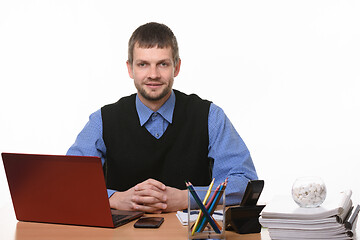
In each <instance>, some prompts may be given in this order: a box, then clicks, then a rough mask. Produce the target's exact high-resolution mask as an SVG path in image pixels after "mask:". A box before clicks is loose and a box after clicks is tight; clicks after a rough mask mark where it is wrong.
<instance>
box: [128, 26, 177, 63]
mask: <svg viewBox="0 0 360 240" xmlns="http://www.w3.org/2000/svg"><path fill="white" fill-rule="evenodd" d="M135 44H138V46H139V47H141V48H153V47H158V48H167V47H171V50H172V57H173V61H174V64H175V66H176V64H177V63H178V62H179V48H178V44H177V41H176V37H175V35H174V33H173V32H172V31H171V29H170V28H169V27H168V26H166V25H164V24H160V23H156V22H150V23H146V24H144V25H141V26H140V27H138V28H137V29H136V30H135V31H134V32H133V34H132V35H131V37H130V39H129V47H128V61H129V63H130V64H132V63H133V56H134V46H135Z"/></svg>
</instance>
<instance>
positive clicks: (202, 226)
mask: <svg viewBox="0 0 360 240" xmlns="http://www.w3.org/2000/svg"><path fill="white" fill-rule="evenodd" d="M206 196H208V197H206ZM197 197H198V199H196V198H197ZM205 199H206V201H204V200H205ZM199 200H200V202H201V204H202V206H204V207H205V209H206V211H207V212H206V213H204V212H203V211H202V208H201V206H200V205H201V204H199V203H198V202H199ZM187 215H188V239H225V226H226V225H225V190H221V191H219V190H211V191H208V190H188V209H187Z"/></svg>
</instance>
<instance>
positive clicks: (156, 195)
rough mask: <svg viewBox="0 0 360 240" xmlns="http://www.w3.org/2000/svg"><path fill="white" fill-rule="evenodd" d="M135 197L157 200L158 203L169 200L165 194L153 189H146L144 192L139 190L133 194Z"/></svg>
mask: <svg viewBox="0 0 360 240" xmlns="http://www.w3.org/2000/svg"><path fill="white" fill-rule="evenodd" d="M133 197H139V198H141V197H152V198H156V199H157V201H160V202H165V201H166V200H167V195H166V193H165V192H159V191H155V190H152V189H144V190H139V191H135V192H134V194H133Z"/></svg>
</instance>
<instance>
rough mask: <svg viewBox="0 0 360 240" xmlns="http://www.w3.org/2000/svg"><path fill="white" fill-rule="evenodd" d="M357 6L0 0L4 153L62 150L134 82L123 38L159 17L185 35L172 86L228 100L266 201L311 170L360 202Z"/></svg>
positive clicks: (1, 191) (224, 103) (2, 184)
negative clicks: (177, 69) (97, 113)
mask: <svg viewBox="0 0 360 240" xmlns="http://www.w3.org/2000/svg"><path fill="white" fill-rule="evenodd" d="M359 13H360V2H359V1H355V0H354V1H332V0H325V1H316V0H311V1H306V0H305V1H304V0H302V1H290V0H283V1H278V0H277V1H269V0H264V1H222V2H221V4H220V1H209V0H206V1H176V2H175V1H157V0H151V1H148V0H147V1H104V0H101V1H100V0H99V1H85V0H84V1H74V0H71V1H64V0H61V1H60V0H59V1H50V0H43V1H41V0H38V1H26V0H22V1H21V0H20V1H13V0H12V1H5V0H0V81H1V85H0V91H1V94H0V104H1V105H0V107H1V108H0V152H25V153H46V154H65V153H66V151H67V149H68V148H69V147H70V145H71V144H72V143H73V142H74V140H75V138H76V135H77V134H78V133H79V131H80V130H81V129H82V128H83V126H84V125H85V124H86V122H87V120H88V116H89V115H90V114H91V113H92V112H94V111H96V110H97V109H99V108H100V107H101V106H103V105H104V104H108V103H112V102H115V101H116V100H118V99H119V98H120V97H122V96H125V95H129V94H131V93H134V92H135V88H134V86H133V82H132V80H131V79H130V78H129V77H128V74H127V69H126V65H125V62H126V59H127V41H128V39H129V37H130V35H131V33H132V32H133V31H134V30H135V28H137V27H138V26H139V25H141V24H144V23H146V22H149V21H157V22H162V23H165V24H167V25H168V26H169V27H170V28H172V30H173V31H174V33H175V35H176V36H177V39H178V42H179V47H180V57H181V58H182V68H181V71H180V75H179V76H178V77H177V78H176V79H175V84H174V88H175V89H178V90H181V91H183V92H186V93H197V94H198V95H199V96H201V97H202V98H206V99H209V100H212V101H213V102H214V103H215V104H217V105H219V106H220V107H222V108H223V109H224V111H225V113H226V114H227V115H228V117H229V118H230V120H231V121H232V123H233V124H234V126H235V128H236V129H237V130H238V132H239V133H240V135H241V137H242V138H243V139H244V141H245V143H246V144H247V146H248V148H249V149H250V152H251V154H252V157H253V160H254V163H255V165H256V168H257V171H258V175H259V178H261V179H264V180H265V189H264V192H263V195H262V196H261V200H262V201H265V202H266V201H269V200H270V199H271V197H272V196H273V195H274V194H290V191H291V186H292V183H293V182H294V180H295V179H296V178H297V177H300V176H306V175H316V176H320V177H322V178H323V180H324V181H325V183H326V185H327V188H328V191H329V192H331V191H338V190H342V189H345V188H351V189H352V190H353V199H354V200H355V203H360V202H359V196H360V185H359V184H358V183H359V167H358V166H359V164H358V161H359V160H360V140H359V137H360V83H359V81H360V71H359V70H360V69H359V66H360V46H359V43H360V27H359V25H360V14H359ZM0 196H1V197H0V206H2V205H5V204H10V202H11V198H10V194H9V191H8V186H7V182H6V177H5V174H4V169H3V167H2V166H1V167H0Z"/></svg>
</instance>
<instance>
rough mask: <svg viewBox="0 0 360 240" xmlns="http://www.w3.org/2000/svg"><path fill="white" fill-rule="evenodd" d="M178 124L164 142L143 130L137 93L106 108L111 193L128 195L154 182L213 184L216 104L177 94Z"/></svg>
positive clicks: (181, 186)
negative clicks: (211, 126) (211, 123)
mask: <svg viewBox="0 0 360 240" xmlns="http://www.w3.org/2000/svg"><path fill="white" fill-rule="evenodd" d="M174 92H175V97H176V103H175V109H174V115H173V122H172V123H171V124H169V126H168V128H167V129H166V131H165V132H164V134H163V135H162V136H161V138H160V139H156V138H155V137H153V136H152V135H151V134H150V133H149V132H148V131H147V129H146V128H145V127H144V126H141V125H140V122H139V117H138V114H137V111H136V105H135V98H136V94H133V95H130V96H128V97H124V98H121V99H120V100H119V101H118V102H116V103H114V104H110V105H106V106H104V107H102V108H101V115H102V121H103V139H104V142H105V145H106V160H105V164H104V175H105V178H106V185H107V188H110V189H114V190H118V191H125V190H127V189H129V188H131V187H133V186H135V185H136V184H138V183H140V182H142V181H144V180H146V179H148V178H153V179H156V180H158V181H160V182H162V183H164V184H165V185H167V186H171V187H175V188H178V189H186V186H185V180H187V181H190V182H191V183H192V184H193V185H196V186H207V185H209V184H210V182H211V176H212V165H213V160H212V159H210V158H208V156H207V155H208V145H209V134H208V114H209V108H210V102H209V101H206V100H202V99H200V98H199V97H198V96H196V95H186V94H184V93H181V92H179V91H176V90H174Z"/></svg>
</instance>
